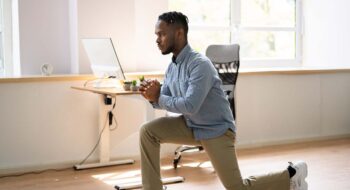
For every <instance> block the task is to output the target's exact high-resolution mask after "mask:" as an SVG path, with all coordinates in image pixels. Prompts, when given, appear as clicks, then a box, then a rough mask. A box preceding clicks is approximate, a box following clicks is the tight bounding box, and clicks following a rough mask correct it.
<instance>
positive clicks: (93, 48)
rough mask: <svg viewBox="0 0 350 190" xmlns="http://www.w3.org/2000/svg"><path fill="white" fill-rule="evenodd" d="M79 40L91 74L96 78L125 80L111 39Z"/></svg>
mask: <svg viewBox="0 0 350 190" xmlns="http://www.w3.org/2000/svg"><path fill="white" fill-rule="evenodd" d="M81 40H82V42H83V46H84V49H85V51H86V53H87V56H88V58H89V60H90V64H91V69H92V72H93V73H94V75H95V76H96V77H98V78H106V77H113V78H116V79H119V80H124V79H125V76H124V72H123V69H122V67H121V65H120V63H119V60H118V56H117V53H116V51H115V49H114V46H113V42H112V39H111V38H85V39H81Z"/></svg>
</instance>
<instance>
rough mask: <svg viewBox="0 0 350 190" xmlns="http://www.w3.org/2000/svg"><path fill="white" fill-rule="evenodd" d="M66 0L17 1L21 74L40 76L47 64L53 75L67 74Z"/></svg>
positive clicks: (67, 30)
mask: <svg viewBox="0 0 350 190" xmlns="http://www.w3.org/2000/svg"><path fill="white" fill-rule="evenodd" d="M68 2H69V0H30V1H28V0H19V5H18V6H19V18H18V19H19V30H20V31H19V39H20V60H21V74H22V75H40V74H41V71H40V67H41V65H42V64H45V63H49V64H51V65H53V67H54V73H55V74H63V73H70V63H71V61H70V42H69V8H68V6H69V4H68Z"/></svg>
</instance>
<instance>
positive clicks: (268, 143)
mask: <svg viewBox="0 0 350 190" xmlns="http://www.w3.org/2000/svg"><path fill="white" fill-rule="evenodd" d="M343 138H350V134H342V135H330V136H312V137H302V138H293V139H287V140H272V141H271V140H270V141H266V140H263V141H251V142H248V143H241V142H239V139H238V141H237V143H236V148H237V149H250V148H259V147H266V146H275V145H286V144H294V143H301V142H312V141H325V140H334V139H343Z"/></svg>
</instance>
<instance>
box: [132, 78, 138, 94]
mask: <svg viewBox="0 0 350 190" xmlns="http://www.w3.org/2000/svg"><path fill="white" fill-rule="evenodd" d="M131 90H132V91H137V90H138V87H137V81H136V80H133V81H132V82H131Z"/></svg>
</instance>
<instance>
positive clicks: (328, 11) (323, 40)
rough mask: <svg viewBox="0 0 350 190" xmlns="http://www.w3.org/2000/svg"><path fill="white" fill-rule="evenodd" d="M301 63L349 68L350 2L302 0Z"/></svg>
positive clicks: (340, 0)
mask: <svg viewBox="0 0 350 190" xmlns="http://www.w3.org/2000/svg"><path fill="white" fill-rule="evenodd" d="M302 3H303V9H304V10H303V12H304V16H305V17H304V18H305V21H304V36H303V39H304V40H303V56H304V59H303V65H304V66H306V67H309V66H310V67H314V66H321V67H350V54H349V44H350V35H349V32H350V22H349V18H350V12H349V11H348V7H350V1H348V0H336V1H328V0H303V1H302Z"/></svg>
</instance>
